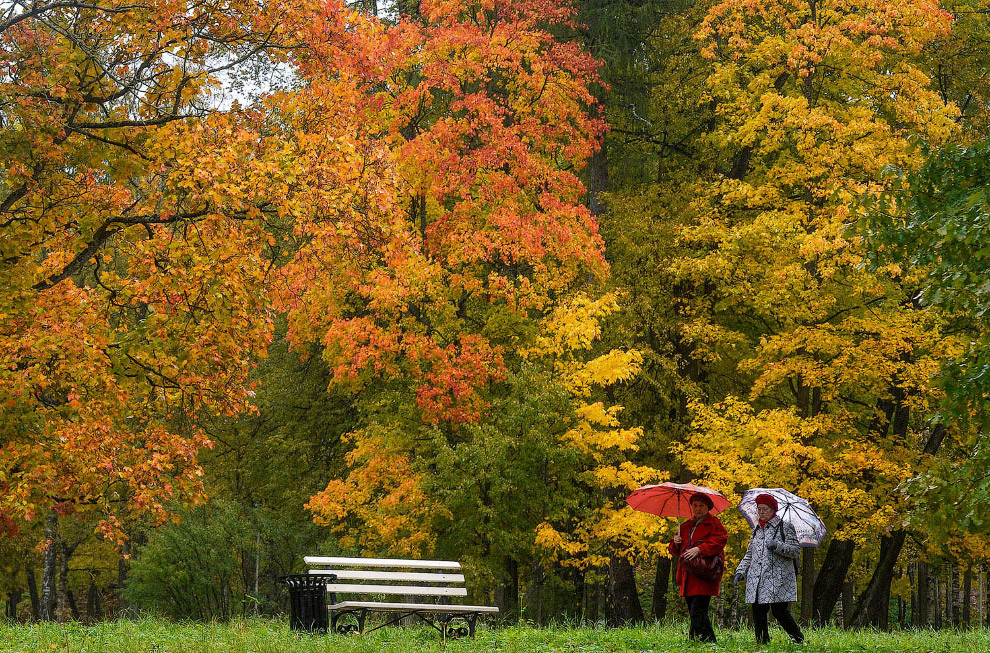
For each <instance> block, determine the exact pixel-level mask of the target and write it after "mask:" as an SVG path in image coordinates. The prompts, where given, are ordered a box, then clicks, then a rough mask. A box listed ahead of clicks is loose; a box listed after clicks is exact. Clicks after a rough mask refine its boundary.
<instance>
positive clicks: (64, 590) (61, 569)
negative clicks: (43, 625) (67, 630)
mask: <svg viewBox="0 0 990 653" xmlns="http://www.w3.org/2000/svg"><path fill="white" fill-rule="evenodd" d="M58 545H59V546H58V549H59V553H60V554H61V555H60V556H59V565H58V590H57V591H56V592H55V596H56V600H55V606H56V608H55V614H56V615H57V617H58V620H59V621H67V620H68V619H69V617H70V609H71V606H70V604H69V600H68V599H69V558H70V557H71V556H72V554H73V553H74V552H75V550H76V545H72V546H69V545H68V544H66V542H65V540H64V539H59V541H58ZM74 612H75V614H74V615H72V616H73V618H74V619H77V620H78V619H79V610H75V611H74Z"/></svg>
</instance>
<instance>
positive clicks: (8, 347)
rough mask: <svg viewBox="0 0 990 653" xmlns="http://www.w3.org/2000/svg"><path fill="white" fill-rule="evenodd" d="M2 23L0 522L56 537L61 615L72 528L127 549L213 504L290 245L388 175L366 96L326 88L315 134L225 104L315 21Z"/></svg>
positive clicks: (56, 6)
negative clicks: (212, 448)
mask: <svg viewBox="0 0 990 653" xmlns="http://www.w3.org/2000/svg"><path fill="white" fill-rule="evenodd" d="M4 11H5V12H6V13H5V14H4V15H3V20H2V22H0V34H2V39H3V48H2V55H0V56H2V57H3V59H4V64H5V70H6V71H7V72H6V73H5V75H4V77H3V78H2V80H0V95H2V97H3V104H2V106H3V109H2V118H3V121H4V129H3V132H2V139H3V141H2V146H0V156H2V157H3V159H4V163H3V170H4V173H3V179H2V189H0V193H2V198H0V224H2V228H3V239H2V243H0V252H2V255H0V266H2V278H3V280H4V285H5V287H4V293H3V295H2V297H0V331H2V334H3V337H2V338H0V402H2V404H3V406H4V410H3V411H2V413H0V432H2V434H3V436H2V437H3V440H2V446H0V487H2V489H3V492H2V493H0V494H2V496H0V523H2V524H3V529H4V531H5V533H6V534H8V535H12V534H15V533H16V532H17V531H18V529H19V528H21V527H23V526H24V525H25V524H26V523H28V522H34V521H36V520H39V519H43V520H45V523H46V534H45V537H44V542H43V546H44V548H45V567H46V568H45V574H44V576H45V580H44V583H43V585H44V587H43V589H42V593H43V594H46V593H47V594H50V593H51V592H53V591H54V588H53V586H52V582H53V579H54V565H55V560H56V555H57V551H58V547H57V546H56V545H57V544H58V520H59V518H60V517H63V516H66V515H70V514H73V513H76V514H78V515H79V516H80V517H81V518H86V519H89V518H92V520H93V522H92V523H97V522H98V530H99V533H100V534H101V535H102V536H103V537H106V538H109V539H110V540H111V541H114V542H122V541H123V539H124V538H125V536H126V531H127V529H128V523H129V521H130V520H132V519H137V518H141V519H147V520H149V523H157V522H160V521H161V520H163V519H165V518H167V517H168V515H169V514H170V506H171V505H174V504H182V503H189V502H193V503H195V502H198V501H201V500H202V498H203V491H202V489H203V488H202V482H201V475H202V471H201V469H200V467H199V465H198V463H197V452H198V451H199V450H200V449H201V448H202V447H205V446H209V444H210V443H209V439H208V438H207V436H206V435H205V434H204V433H203V431H202V429H201V428H199V426H198V425H197V419H198V418H199V417H200V416H201V415H203V414H216V415H234V414H238V413H242V412H244V411H245V410H247V409H248V407H249V404H248V399H249V395H250V387H249V384H248V382H247V375H248V372H249V370H250V369H251V366H252V363H251V357H252V356H263V355H264V353H265V350H266V348H267V346H268V344H269V342H270V339H271V335H272V309H271V298H270V290H271V289H272V288H274V287H277V283H276V282H277V281H278V277H276V276H274V275H273V270H274V269H276V264H277V263H278V261H279V257H280V256H282V254H281V252H282V247H281V246H280V241H281V245H286V244H291V243H290V242H289V240H288V239H290V238H291V236H292V225H293V224H294V223H295V222H301V223H305V222H307V221H311V220H313V219H314V217H315V216H314V211H315V210H316V209H315V207H318V206H332V205H336V204H338V203H339V202H340V201H341V198H343V197H353V196H354V193H355V189H356V188H357V187H359V186H361V185H362V183H365V182H367V181H368V180H369V179H371V177H372V173H371V172H370V171H371V170H373V169H374V167H373V166H371V167H369V166H367V165H366V163H365V162H364V161H363V160H360V159H359V156H360V155H361V153H362V151H361V150H360V148H359V147H357V146H356V145H355V141H356V140H357V139H358V138H359V135H357V134H356V133H355V130H354V129H353V125H354V124H356V122H357V121H356V119H355V118H354V116H355V114H356V112H357V109H358V107H357V106H356V103H355V102H348V98H349V97H357V95H356V94H355V93H354V88H355V85H354V84H353V83H351V81H350V80H349V79H345V78H343V77H338V78H337V79H335V80H334V81H332V82H328V83H327V84H325V85H323V87H322V88H321V91H322V92H324V93H325V94H326V95H325V96H324V105H326V104H328V103H329V104H332V108H331V109H330V110H327V111H325V112H323V113H322V114H320V117H319V120H320V122H319V123H318V127H317V131H316V132H314V133H311V134H309V133H305V132H304V131H302V130H301V129H300V126H304V125H299V123H298V118H299V116H300V115H301V114H302V113H303V111H302V110H301V109H300V108H299V105H293V104H292V103H291V99H292V97H294V96H290V95H286V94H284V93H283V94H278V93H267V94H265V95H266V97H265V99H264V100H259V101H258V102H257V103H254V104H252V105H251V106H250V107H242V106H241V105H240V104H238V103H237V102H231V100H232V98H231V97H229V96H228V95H225V91H226V90H227V89H228V88H229V87H226V86H224V85H223V84H224V81H223V80H225V79H226V80H228V82H229V79H230V78H231V76H234V77H235V78H236V77H237V76H243V75H245V74H246V72H245V71H247V70H249V69H252V68H256V67H258V66H261V67H262V68H263V67H265V66H272V65H276V64H279V62H282V61H285V60H286V57H287V56H288V55H287V54H286V53H288V52H291V51H292V50H293V48H294V47H295V46H297V45H298V44H299V40H298V39H299V36H298V35H299V33H301V32H300V30H290V29H289V28H290V27H291V26H292V25H294V24H295V23H297V22H304V23H307V24H310V23H312V22H313V21H312V20H311V18H312V17H313V16H312V13H313V11H312V10H310V9H304V8H299V7H293V6H291V5H282V4H280V3H268V2H265V3H256V2H252V1H250V0H247V1H243V2H240V1H236V2H233V3H214V2H206V3H199V4H197V5H196V6H195V7H194V8H191V9H188V10H187V8H185V7H182V8H180V7H177V6H175V5H173V4H169V3H150V4H142V5H119V4H116V3H102V2H93V3H63V2H50V3H35V4H33V5H30V6H27V5H24V4H21V3H14V4H12V5H10V6H9V7H7V8H5V10H4ZM320 11H322V12H329V13H330V14H333V12H337V14H339V15H341V16H343V15H349V12H348V11H347V10H346V9H344V8H343V7H341V6H339V5H333V4H330V5H325V6H323V7H322V8H321V9H320ZM341 20H343V18H341ZM261 90H262V91H264V90H265V89H261ZM348 93H350V95H348ZM328 97H329V98H331V99H327V98H328ZM242 99H243V98H242ZM312 99H313V96H312V95H310V96H308V97H305V98H302V99H301V100H300V101H307V100H312ZM316 106H318V104H317V103H316V101H313V102H312V103H311V104H310V105H309V107H308V108H309V109H311V108H313V107H316ZM294 111H295V113H293V112H294ZM293 120H297V123H296V124H293ZM368 183H369V184H370V185H374V184H373V183H371V182H368ZM359 210H360V209H359V207H354V206H347V207H344V208H341V209H339V210H337V211H335V212H327V213H326V214H322V215H321V216H320V217H323V218H328V219H332V218H333V217H334V216H340V215H342V214H344V213H346V212H348V211H350V213H351V214H354V213H357V212H358V211H359ZM300 237H302V236H300ZM42 616H43V617H45V616H48V615H45V614H43V615H42Z"/></svg>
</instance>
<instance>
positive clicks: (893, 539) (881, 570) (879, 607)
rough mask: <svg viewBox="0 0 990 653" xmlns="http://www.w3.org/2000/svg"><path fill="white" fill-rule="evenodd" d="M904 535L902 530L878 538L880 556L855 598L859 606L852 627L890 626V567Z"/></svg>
mask: <svg viewBox="0 0 990 653" xmlns="http://www.w3.org/2000/svg"><path fill="white" fill-rule="evenodd" d="M906 535H907V532H906V531H904V530H896V531H894V532H893V533H891V534H890V535H884V536H882V537H881V538H880V559H879V560H877V565H876V567H875V568H874V570H873V576H871V577H870V582H869V584H867V586H866V590H865V591H864V592H863V594H862V595H861V596H860V597H859V605H858V606H857V608H856V612H855V613H854V614H853V621H852V623H853V625H854V626H858V627H866V626H873V627H874V628H879V629H880V630H887V629H888V628H889V627H890V583H891V581H892V580H893V578H894V567H895V566H896V565H897V558H899V557H900V555H901V549H902V548H903V547H904V538H905V537H906Z"/></svg>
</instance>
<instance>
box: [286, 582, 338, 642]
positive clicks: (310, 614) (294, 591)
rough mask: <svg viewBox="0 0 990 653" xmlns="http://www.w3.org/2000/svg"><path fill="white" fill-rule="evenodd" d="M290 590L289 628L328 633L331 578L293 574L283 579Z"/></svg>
mask: <svg viewBox="0 0 990 653" xmlns="http://www.w3.org/2000/svg"><path fill="white" fill-rule="evenodd" d="M283 580H284V581H285V584H286V586H287V587H288V588H289V627H290V628H291V629H292V630H305V631H307V632H311V633H312V632H321V633H325V632H327V629H328V627H329V623H328V618H327V581H332V580H334V578H332V577H330V576H310V575H308V574H292V575H290V576H285V578H284V579H283Z"/></svg>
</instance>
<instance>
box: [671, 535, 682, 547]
mask: <svg viewBox="0 0 990 653" xmlns="http://www.w3.org/2000/svg"><path fill="white" fill-rule="evenodd" d="M673 542H674V544H676V545H677V546H680V545H681V544H683V543H684V540H683V539H681V536H680V535H679V534H678V535H675V536H674V539H673Z"/></svg>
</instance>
